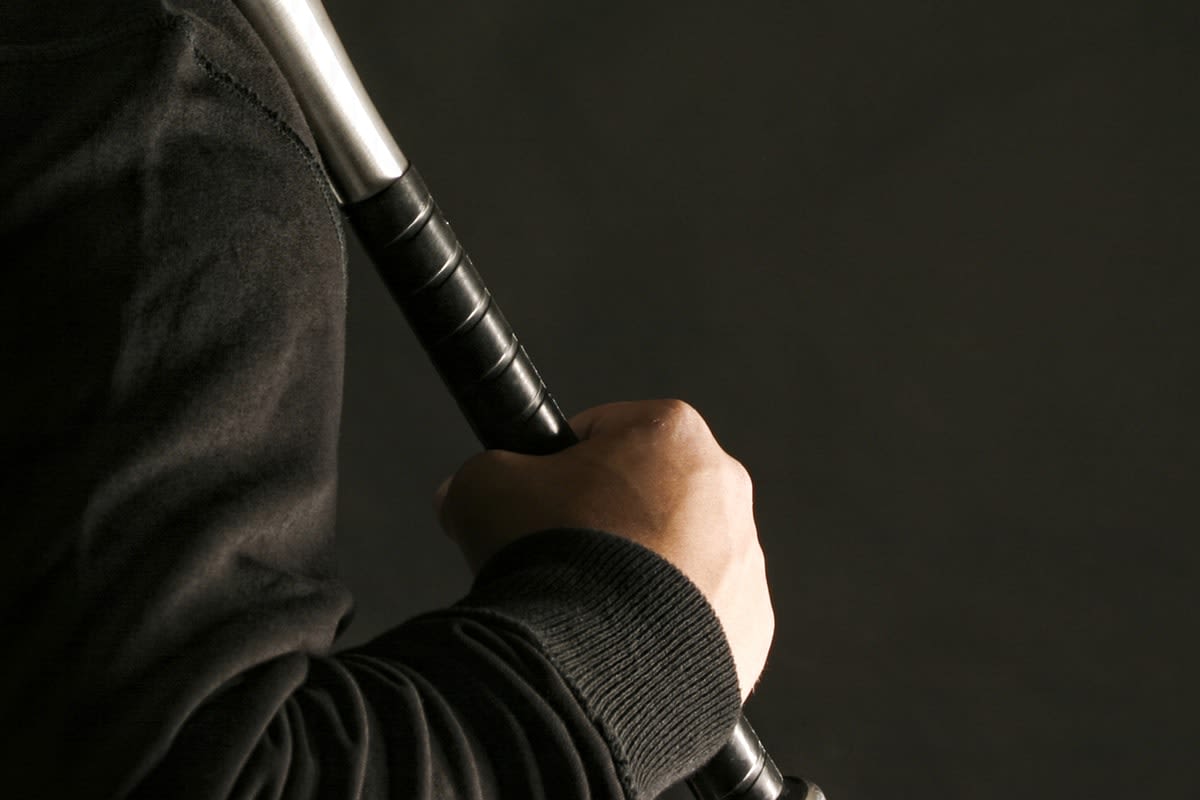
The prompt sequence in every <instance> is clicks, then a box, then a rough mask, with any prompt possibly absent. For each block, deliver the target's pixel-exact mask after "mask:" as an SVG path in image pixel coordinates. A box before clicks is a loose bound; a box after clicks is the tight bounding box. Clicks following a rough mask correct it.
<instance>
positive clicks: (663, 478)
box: [435, 400, 775, 701]
mask: <svg viewBox="0 0 1200 800" xmlns="http://www.w3.org/2000/svg"><path fill="white" fill-rule="evenodd" d="M571 427H572V428H574V430H575V432H576V434H578V436H579V438H580V440H581V441H580V442H579V444H577V445H575V446H573V447H570V448H567V449H566V450H564V451H562V452H560V453H555V454H553V455H548V456H527V455H520V454H517V453H511V452H506V451H502V450H489V451H487V452H484V453H480V454H479V455H476V456H474V457H473V458H471V459H470V460H468V461H467V462H466V463H465V464H463V466H462V468H461V469H460V470H459V471H458V472H457V473H456V474H455V475H454V476H453V477H452V478H451V479H450V480H449V481H447V482H446V483H445V484H443V485H442V487H441V489H439V490H438V493H437V497H436V498H435V506H436V508H437V511H438V516H439V519H440V521H441V524H442V527H443V528H444V529H445V530H446V532H447V533H448V534H449V535H450V537H451V538H453V539H454V541H455V542H457V543H458V546H459V547H460V548H461V549H462V551H463V554H464V555H465V556H466V559H467V562H468V563H469V564H470V565H471V568H472V569H473V570H476V571H478V570H479V568H480V567H481V566H482V565H483V563H484V562H485V561H486V560H487V559H488V558H489V557H490V556H491V555H492V554H493V553H495V552H496V551H497V550H499V549H500V548H502V547H504V546H505V545H507V544H509V543H510V542H512V541H514V540H516V539H518V538H520V537H521V536H524V535H526V534H529V533H534V532H537V531H541V530H545V529H547V528H592V529H595V530H602V531H607V532H609V533H613V534H617V535H619V536H623V537H625V538H627V539H631V540H633V541H634V542H637V543H638V544H641V545H643V546H645V547H648V548H649V549H651V550H653V551H655V552H656V553H658V554H659V555H661V556H663V557H664V558H666V559H667V560H669V561H670V562H671V563H673V564H674V565H675V566H676V567H677V568H679V570H680V571H681V572H683V574H684V575H686V576H687V577H688V578H690V579H691V580H692V582H693V583H695V584H696V586H697V587H699V589H700V591H701V592H703V593H704V596H705V597H706V598H707V599H708V602H709V603H710V604H711V605H712V607H713V609H714V610H715V611H716V613H717V617H718V618H719V619H720V620H721V625H722V627H723V628H724V630H725V635H726V638H727V639H728V640H729V645H730V649H731V650H732V652H733V659H734V662H735V664H736V665H737V671H738V682H739V684H740V686H741V690H742V700H743V701H744V700H745V699H746V697H747V696H748V695H749V694H750V690H751V689H752V688H753V686H754V683H755V681H757V680H758V676H759V675H760V674H761V672H762V669H763V665H764V664H765V663H766V659H767V651H768V650H769V649H770V646H771V638H772V636H773V635H774V630H775V617H774V612H773V611H772V608H771V598H770V594H769V592H768V590H767V578H766V569H765V564H764V561H763V553H762V548H761V547H760V546H759V542H758V530H757V528H756V527H755V524H754V512H753V493H752V486H751V482H750V476H749V475H748V474H747V473H746V470H745V469H744V468H743V467H742V465H741V464H740V463H738V462H737V461H736V460H735V459H733V458H732V457H731V456H729V454H727V453H726V452H725V451H724V450H722V449H721V446H720V445H718V444H717V441H716V439H714V438H713V435H712V432H711V431H710V430H709V429H708V425H707V424H706V423H705V422H704V420H703V418H701V416H700V415H699V413H697V412H696V411H695V409H693V408H692V407H691V406H689V405H687V404H686V403H684V402H681V401H678V400H649V401H642V402H634V403H612V404H609V405H603V406H598V407H596V408H593V409H590V410H588V411H585V412H583V413H582V414H579V415H577V416H576V417H574V418H573V419H572V420H571Z"/></svg>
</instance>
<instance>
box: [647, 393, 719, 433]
mask: <svg viewBox="0 0 1200 800" xmlns="http://www.w3.org/2000/svg"><path fill="white" fill-rule="evenodd" d="M655 405H656V408H655V420H656V422H657V423H658V425H659V426H661V427H662V428H664V429H666V430H667V431H669V432H671V433H673V434H677V435H678V434H683V435H689V436H696V435H699V434H702V433H703V434H707V433H708V424H707V423H706V422H705V421H704V418H703V417H702V416H700V412H699V411H697V410H696V409H695V408H694V407H693V406H692V405H691V404H689V403H687V402H685V401H683V400H678V399H668V400H658V401H655Z"/></svg>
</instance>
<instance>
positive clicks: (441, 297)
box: [346, 167, 578, 454]
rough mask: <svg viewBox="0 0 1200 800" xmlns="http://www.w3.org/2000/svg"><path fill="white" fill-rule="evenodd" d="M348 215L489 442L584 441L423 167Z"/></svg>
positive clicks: (524, 449) (518, 446)
mask: <svg viewBox="0 0 1200 800" xmlns="http://www.w3.org/2000/svg"><path fill="white" fill-rule="evenodd" d="M346 213H347V215H348V216H349V218H350V221H351V224H352V225H353V226H354V228H355V229H356V230H357V232H358V234H359V237H360V238H361V239H362V241H363V242H364V244H365V246H366V248H367V250H368V251H369V252H370V254H371V257H372V259H373V260H374V262H375V266H376V268H377V269H378V270H379V274H380V275H381V276H382V278H383V281H384V283H385V284H387V287H388V291H390V292H391V294H392V297H393V298H394V299H395V300H396V303H397V305H399V306H400V309H401V310H402V311H403V312H404V315H405V317H406V318H407V319H408V322H409V325H410V326H411V327H412V329H413V332H414V333H415V334H416V336H417V339H418V340H420V342H421V345H422V346H423V347H424V348H425V351H426V352H427V353H428V354H429V357H430V359H431V360H432V361H433V363H434V366H435V367H437V370H438V372H439V373H441V376H442V380H443V381H444V382H445V384H446V387H447V388H448V389H449V390H450V393H451V394H452V395H453V396H454V399H455V400H456V401H457V402H458V405H459V408H461V409H462V412H463V415H464V416H465V417H466V418H467V421H468V423H469V424H470V425H471V427H472V428H473V429H474V431H475V435H476V436H477V437H478V438H479V441H480V442H482V443H483V446H484V447H486V448H491V449H501V450H513V451H516V452H520V453H531V454H545V453H553V452H557V451H559V450H562V449H564V448H566V447H569V446H570V445H572V444H575V442H576V441H578V440H577V439H576V438H575V434H574V433H573V432H572V430H571V427H570V426H569V425H568V424H567V420H566V418H565V417H564V416H563V413H562V411H561V410H559V407H558V403H556V402H555V400H554V397H553V396H551V394H550V392H549V391H548V390H547V389H546V384H545V382H543V381H542V377H541V375H539V374H538V371H537V369H536V368H535V367H534V365H533V361H531V360H530V358H529V354H528V353H526V352H525V348H524V347H523V346H522V345H521V343H520V341H519V340H518V339H517V336H516V334H515V333H513V329H512V326H510V325H509V324H508V320H506V319H505V318H504V313H503V312H502V311H501V310H500V306H499V305H497V304H496V302H495V300H493V299H492V294H491V292H489V291H488V288H487V287H486V286H485V285H484V283H483V280H482V279H481V278H480V277H479V273H478V272H476V271H475V267H474V265H473V264H472V263H471V258H470V256H468V255H467V254H466V252H465V251H464V250H463V248H462V245H461V244H460V243H459V241H458V237H457V236H455V235H454V231H453V230H451V228H450V224H449V223H448V222H447V221H446V218H445V216H443V215H442V212H441V210H440V209H439V208H438V207H437V204H436V203H435V202H434V201H433V198H432V197H431V196H430V194H429V190H428V189H427V188H426V186H425V182H424V181H422V180H421V176H420V175H419V174H418V173H417V171H416V169H414V168H412V167H409V168H408V169H407V170H406V171H405V173H404V174H403V175H402V176H401V177H399V178H398V179H396V180H395V181H394V182H393V183H392V184H391V186H389V187H388V188H387V189H385V190H384V191H382V192H380V193H378V194H376V195H373V196H372V197H369V198H367V199H366V200H363V201H360V202H358V203H354V204H352V205H350V206H348V207H347V208H346Z"/></svg>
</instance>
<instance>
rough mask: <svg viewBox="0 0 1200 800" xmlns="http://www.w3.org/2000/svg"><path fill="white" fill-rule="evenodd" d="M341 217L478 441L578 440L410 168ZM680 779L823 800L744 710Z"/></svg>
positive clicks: (741, 792) (767, 797) (699, 787)
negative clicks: (706, 758)
mask: <svg viewBox="0 0 1200 800" xmlns="http://www.w3.org/2000/svg"><path fill="white" fill-rule="evenodd" d="M346 213H347V215H348V216H349V218H350V221H351V224H352V225H353V226H354V228H355V230H356V231H357V232H358V235H359V238H360V239H362V241H363V243H364V245H365V246H366V248H367V250H368V252H369V253H370V255H371V257H372V259H373V260H374V262H375V266H376V267H377V269H378V270H379V273H380V275H381V276H382V278H383V281H384V283H385V284H387V287H388V290H389V291H390V292H391V294H392V297H393V298H395V300H396V303H397V304H398V305H399V306H400V308H401V310H403V312H404V315H405V317H407V319H408V322H409V324H410V326H411V327H412V329H413V331H414V333H416V336H417V339H418V340H420V342H421V344H422V345H423V346H424V348H425V350H426V352H427V353H428V354H429V357H430V358H431V359H432V361H433V363H434V365H435V366H436V367H437V370H438V372H440V373H441V376H442V379H443V381H445V383H446V386H447V388H449V390H450V393H451V394H452V395H453V396H454V399H455V400H456V401H457V402H458V405H459V407H460V408H461V409H462V412H463V415H464V416H465V417H466V418H467V421H468V422H469V423H470V425H471V427H472V428H473V429H474V431H475V434H476V436H478V437H479V441H480V442H482V443H483V446H484V447H487V448H497V449H503V450H513V451H516V452H520V453H530V454H546V453H555V452H558V451H559V450H563V449H565V448H567V447H569V446H571V445H572V444H575V443H576V442H577V441H578V440H577V439H576V437H575V434H574V433H573V432H572V430H571V427H570V426H569V425H568V424H567V421H566V418H565V417H564V416H563V413H562V411H561V410H560V409H559V407H558V403H556V402H555V400H554V397H553V396H552V395H551V394H550V392H549V391H548V390H547V389H546V384H545V383H544V382H543V381H542V378H541V375H539V374H538V371H537V369H536V368H535V367H534V366H533V362H532V361H531V360H530V358H529V355H528V353H526V352H525V348H524V347H522V346H521V343H520V342H519V341H518V339H517V337H516V334H514V333H513V329H512V327H511V326H510V325H509V324H508V320H506V319H505V318H504V314H503V313H502V312H501V311H500V307H499V306H498V305H497V304H496V302H495V300H493V299H492V295H491V292H489V291H488V289H487V287H486V286H485V285H484V283H483V280H482V279H481V278H480V277H479V273H478V272H476V271H475V267H474V265H473V264H472V263H471V259H470V257H469V256H468V255H467V254H466V252H465V251H464V250H463V248H462V245H461V244H460V243H459V241H458V237H457V236H455V235H454V232H453V231H452V230H451V228H450V225H449V223H448V222H446V218H445V217H444V216H443V215H442V212H441V210H439V209H438V207H437V204H436V203H435V202H434V201H433V197H432V196H431V195H430V193H429V189H428V188H427V187H426V186H425V182H424V181H422V180H421V176H420V175H419V174H418V173H417V170H416V169H415V168H413V167H411V166H409V167H408V168H407V169H406V171H405V172H404V174H403V175H401V176H400V177H399V178H397V179H396V180H394V181H393V182H392V184H391V185H390V186H388V187H387V188H386V189H384V190H383V191H382V192H379V193H377V194H375V195H372V196H371V197H368V198H367V199H365V200H361V201H359V202H357V203H352V204H350V205H348V206H347V208H346ZM789 780H792V782H791V783H789V782H788V781H789ZM688 783H689V785H690V787H691V789H692V793H693V794H694V795H695V796H696V797H697V798H699V800H776V798H779V797H784V796H789V797H794V798H796V800H819V799H820V798H821V796H820V794H819V790H817V794H816V795H812V794H811V793H808V794H805V793H797V792H795V791H793V789H794V788H795V787H797V786H804V787H805V791H806V792H807V791H808V790H807V785H806V784H804V783H803V782H802V781H801V782H796V781H795V780H794V779H785V778H783V776H782V775H781V773H780V771H779V768H778V767H776V766H775V762H774V761H772V760H771V757H770V756H769V755H767V752H766V750H765V749H764V748H763V746H762V743H761V742H760V741H759V740H758V736H757V735H755V733H754V729H753V728H751V727H750V723H749V722H747V721H746V718H745V716H742V717H741V718H740V719H739V720H738V723H737V727H736V728H735V729H734V734H733V736H732V738H731V739H730V741H729V742H728V743H727V744H726V745H725V746H724V747H723V748H721V750H720V751H719V752H718V753H717V755H716V756H715V757H714V758H713V759H712V760H711V761H710V762H709V763H708V764H707V765H706V766H705V767H704V768H702V769H701V770H700V771H699V772H698V773H696V775H694V776H692V778H691V779H690V780H689V782H688Z"/></svg>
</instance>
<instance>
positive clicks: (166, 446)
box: [0, 0, 738, 798]
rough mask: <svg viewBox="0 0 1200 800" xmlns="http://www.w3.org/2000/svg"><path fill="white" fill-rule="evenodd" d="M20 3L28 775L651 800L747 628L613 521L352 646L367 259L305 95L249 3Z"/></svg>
mask: <svg viewBox="0 0 1200 800" xmlns="http://www.w3.org/2000/svg"><path fill="white" fill-rule="evenodd" d="M193 6H194V7H193ZM72 7H74V10H75V11H77V12H78V13H67V12H68V11H70V10H71V9H72ZM0 15H3V19H0V21H2V22H3V23H4V24H3V25H0V115H2V116H0V253H3V260H2V261H0V264H2V270H3V275H4V277H5V279H6V291H5V293H4V295H3V297H4V300H3V314H2V315H0V326H2V327H0V334H2V335H3V340H4V342H5V345H4V346H5V348H6V349H5V368H6V378H7V379H8V386H9V389H8V390H7V391H6V392H4V393H3V396H2V398H0V402H2V403H3V405H2V406H0V420H2V425H3V428H2V430H0V435H2V436H3V447H2V448H0V452H2V453H3V458H4V462H3V471H4V481H3V496H2V497H0V530H3V533H4V538H3V540H2V541H3V545H2V547H3V558H2V559H0V614H2V618H0V625H2V628H0V641H3V642H4V643H5V646H6V652H7V657H6V658H5V659H2V660H0V714H3V718H4V720H5V724H6V727H7V729H8V731H9V732H11V733H13V734H14V735H13V736H11V737H10V741H8V742H6V743H5V744H4V745H3V746H0V785H4V786H5V787H6V788H8V789H11V790H13V792H14V796H23V797H111V796H139V797H148V798H161V797H173V798H188V797H196V798H216V797H289V798H301V797H305V798H307V797H313V798H316V797H320V798H339V797H402V798H435V797H436V798H442V797H470V798H485V797H521V798H526V797H555V798H575V797H580V798H582V797H590V798H603V797H621V796H629V797H650V796H652V795H653V794H654V793H656V792H657V791H659V790H660V789H662V788H664V787H665V785H667V784H668V783H669V782H671V781H673V780H674V779H677V778H679V777H681V776H683V775H685V774H687V773H689V772H690V771H692V770H693V769H694V768H695V767H696V766H698V765H699V764H700V763H701V762H702V761H703V760H704V758H705V757H706V756H708V755H709V754H711V753H712V752H713V751H715V750H716V748H717V747H718V746H719V745H720V744H721V742H722V741H723V740H724V738H725V736H726V734H727V733H728V731H729V730H730V729H731V728H732V725H733V723H734V721H735V719H736V714H737V711H738V691H737V682H736V674H735V671H734V669H733V664H732V660H731V657H730V654H729V651H728V646H727V644H726V642H725V639H724V636H723V633H722V631H721V628H720V625H719V623H718V621H717V619H716V618H715V616H714V614H713V612H712V611H711V609H710V608H709V607H708V606H707V604H706V603H705V601H704V599H703V598H702V596H701V595H700V594H699V592H698V591H697V590H696V589H695V587H694V586H692V584H691V583H689V582H688V581H687V580H686V578H684V577H683V576H682V575H681V574H680V573H678V572H677V571H676V570H675V569H674V568H673V567H671V566H670V565H669V564H667V563H666V562H665V561H663V560H662V559H660V558H658V557H657V556H655V555H654V554H652V553H650V552H649V551H647V550H644V549H642V548H640V547H638V546H636V545H633V544H631V543H629V542H626V541H624V540H622V539H619V538H617V537H615V536H611V535H609V534H605V533H601V532H595V531H546V532H543V533H540V534H537V535H535V536H532V537H530V538H528V539H526V540H523V541H521V542H519V543H517V544H516V545H514V546H512V547H510V548H508V549H506V550H505V551H503V552H502V553H501V554H499V555H498V556H497V557H496V558H495V559H494V560H493V561H492V562H491V563H489V564H488V565H487V567H486V568H485V570H484V571H483V572H482V573H481V574H480V575H479V577H478V579H477V580H476V582H475V585H474V586H473V587H472V589H471V591H470V593H469V594H468V595H467V596H466V598H464V599H463V600H462V601H461V602H460V603H458V604H456V605H455V606H453V607H451V608H448V609H445V610H443V611H440V612H438V613H435V614H429V615H426V616H423V617H420V618H417V619H414V620H411V621H409V622H407V623H404V624H402V625H399V626H398V627H396V628H395V629H393V630H392V631H390V632H389V633H387V634H386V635H384V636H382V637H380V638H379V639H377V640H375V641H373V642H371V643H369V644H368V645H365V646H363V647H360V648H356V649H354V650H352V651H348V652H341V653H338V652H335V651H334V648H333V643H334V639H335V637H336V634H337V631H338V629H339V626H340V625H341V624H342V623H343V621H344V620H345V618H346V616H347V615H348V612H349V609H350V603H351V601H350V598H349V597H348V595H347V593H346V591H345V589H344V588H343V587H342V586H341V585H340V584H339V583H338V582H337V580H336V577H335V575H334V570H333V555H332V553H333V539H332V537H333V529H334V519H333V511H334V497H335V486H336V440H337V426H338V416H339V413H340V391H341V373H342V345H343V316H344V304H345V273H344V269H345V251H344V243H343V241H342V238H341V237H342V231H341V226H340V219H339V217H338V211H337V208H336V205H335V204H334V203H333V200H332V198H331V197H330V195H329V191H328V189H327V187H326V183H325V180H324V175H323V173H322V171H321V167H320V163H319V161H318V159H317V158H316V157H315V155H314V152H315V149H314V147H313V145H312V142H311V138H310V137H309V135H308V133H307V131H306V130H305V129H304V127H303V124H302V122H301V117H300V114H299V112H298V110H297V109H296V107H295V103H294V100H293V98H291V96H290V94H289V93H288V91H287V89H286V87H285V86H284V84H283V83H282V81H281V80H280V78H279V76H278V74H277V72H276V71H275V70H274V67H273V65H272V64H271V63H270V61H269V59H268V58H267V57H266V55H265V53H264V51H263V50H262V48H261V46H260V44H259V43H258V42H257V40H256V39H255V37H254V36H253V34H252V33H251V32H250V31H249V29H248V27H247V26H246V25H245V23H244V21H243V20H241V18H240V16H239V15H238V14H237V13H236V11H235V10H233V8H232V6H231V5H230V4H229V3H228V2H224V1H217V2H195V3H184V2H176V3H170V4H168V3H163V4H162V5H161V6H160V5H159V4H158V3H156V2H146V1H145V0H112V1H111V2H105V3H89V4H83V3H80V2H75V3H72V2H70V0H53V2H50V1H49V0H45V1H44V2H42V3H33V2H29V0H18V1H17V2H15V3H10V4H6V7H5V9H4V10H3V11H0ZM401 551H402V545H401V544H400V540H399V539H398V544H397V557H402V552H401Z"/></svg>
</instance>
